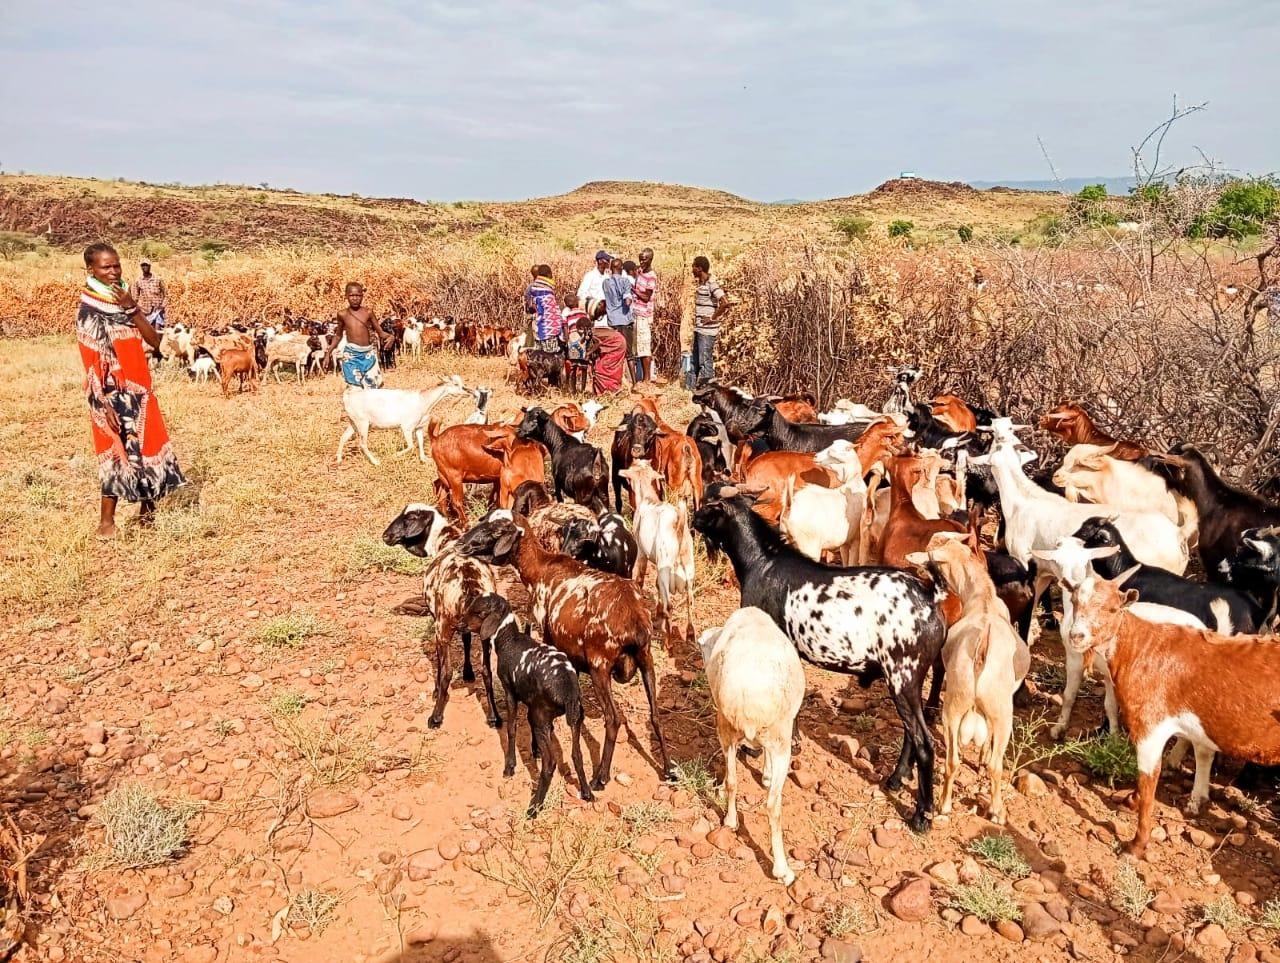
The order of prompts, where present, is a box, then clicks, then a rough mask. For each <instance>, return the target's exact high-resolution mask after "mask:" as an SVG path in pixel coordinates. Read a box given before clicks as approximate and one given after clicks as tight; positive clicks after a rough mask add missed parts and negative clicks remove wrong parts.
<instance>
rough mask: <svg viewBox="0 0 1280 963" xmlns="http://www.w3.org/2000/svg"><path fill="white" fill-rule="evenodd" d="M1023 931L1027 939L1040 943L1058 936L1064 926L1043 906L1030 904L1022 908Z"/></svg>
mask: <svg viewBox="0 0 1280 963" xmlns="http://www.w3.org/2000/svg"><path fill="white" fill-rule="evenodd" d="M1022 929H1023V932H1024V933H1025V934H1026V936H1027V939H1029V940H1032V941H1033V942H1037V943H1038V942H1041V941H1042V940H1047V939H1049V938H1051V937H1053V936H1057V935H1058V933H1060V932H1061V931H1062V926H1061V924H1059V922H1058V921H1057V920H1056V919H1054V918H1053V917H1052V916H1050V915H1049V911H1048V910H1046V909H1045V908H1044V907H1043V906H1042V905H1041V904H1039V903H1028V904H1027V905H1026V906H1024V907H1022Z"/></svg>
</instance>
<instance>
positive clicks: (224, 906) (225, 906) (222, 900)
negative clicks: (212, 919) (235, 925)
mask: <svg viewBox="0 0 1280 963" xmlns="http://www.w3.org/2000/svg"><path fill="white" fill-rule="evenodd" d="M212 905H213V911H214V912H215V913H221V914H222V915H223V916H230V915H231V912H232V910H234V909H235V908H236V904H235V901H234V900H232V898H231V897H230V896H219V897H217V898H216V899H215V900H214V901H213V904H212Z"/></svg>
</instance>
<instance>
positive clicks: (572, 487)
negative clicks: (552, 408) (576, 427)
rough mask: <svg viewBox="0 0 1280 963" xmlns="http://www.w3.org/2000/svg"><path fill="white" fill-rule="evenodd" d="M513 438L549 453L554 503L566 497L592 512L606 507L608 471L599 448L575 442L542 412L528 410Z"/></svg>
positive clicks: (535, 409) (607, 505) (574, 439)
mask: <svg viewBox="0 0 1280 963" xmlns="http://www.w3.org/2000/svg"><path fill="white" fill-rule="evenodd" d="M516 437H518V438H524V439H525V440H527V441H536V442H540V443H541V444H542V446H543V447H544V448H546V449H547V451H548V452H550V453H551V477H552V480H553V481H554V482H555V496H556V501H564V496H565V495H568V496H569V497H570V498H572V499H573V500H574V501H575V502H577V503H578V504H579V505H586V506H587V507H588V508H590V509H591V510H592V511H594V512H602V511H604V510H605V509H607V508H608V507H609V470H608V468H607V467H606V466H605V463H604V452H602V451H601V450H600V449H599V448H597V447H596V446H595V445H588V444H587V443H586V442H583V441H578V440H577V439H576V438H574V437H573V436H572V435H570V434H569V433H568V432H567V431H565V430H564V429H563V428H561V427H560V426H559V425H557V424H556V423H555V422H554V421H552V420H551V416H550V415H549V414H547V412H546V411H545V410H543V409H542V408H530V409H529V410H528V411H526V412H525V413H524V418H523V419H521V421H520V426H519V427H518V428H516Z"/></svg>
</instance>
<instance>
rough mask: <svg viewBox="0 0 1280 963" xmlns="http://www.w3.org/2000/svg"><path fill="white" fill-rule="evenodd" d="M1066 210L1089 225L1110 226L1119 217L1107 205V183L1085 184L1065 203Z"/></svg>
mask: <svg viewBox="0 0 1280 963" xmlns="http://www.w3.org/2000/svg"><path fill="white" fill-rule="evenodd" d="M1067 211H1068V212H1069V213H1070V214H1071V216H1072V217H1074V218H1075V219H1076V220H1077V221H1079V222H1080V223H1081V224H1086V225H1088V226H1089V227H1112V226H1114V225H1116V224H1119V223H1120V218H1119V217H1117V216H1116V215H1115V213H1114V212H1113V211H1111V210H1110V208H1108V207H1107V185H1105V184H1086V185H1085V186H1084V187H1082V188H1080V191H1079V193H1077V194H1076V196H1075V197H1073V198H1072V199H1071V203H1070V204H1069V205H1067Z"/></svg>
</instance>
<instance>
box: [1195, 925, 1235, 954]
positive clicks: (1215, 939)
mask: <svg viewBox="0 0 1280 963" xmlns="http://www.w3.org/2000/svg"><path fill="white" fill-rule="evenodd" d="M1196 942H1197V943H1199V944H1200V945H1201V946H1208V947H1211V948H1213V949H1218V950H1225V949H1228V948H1229V947H1230V946H1231V938H1230V937H1228V936H1227V934H1226V931H1225V930H1223V928H1222V927H1221V926H1219V925H1218V924H1217V923H1209V924H1208V925H1206V926H1205V927H1204V928H1203V929H1201V930H1200V932H1199V933H1197V934H1196Z"/></svg>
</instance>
